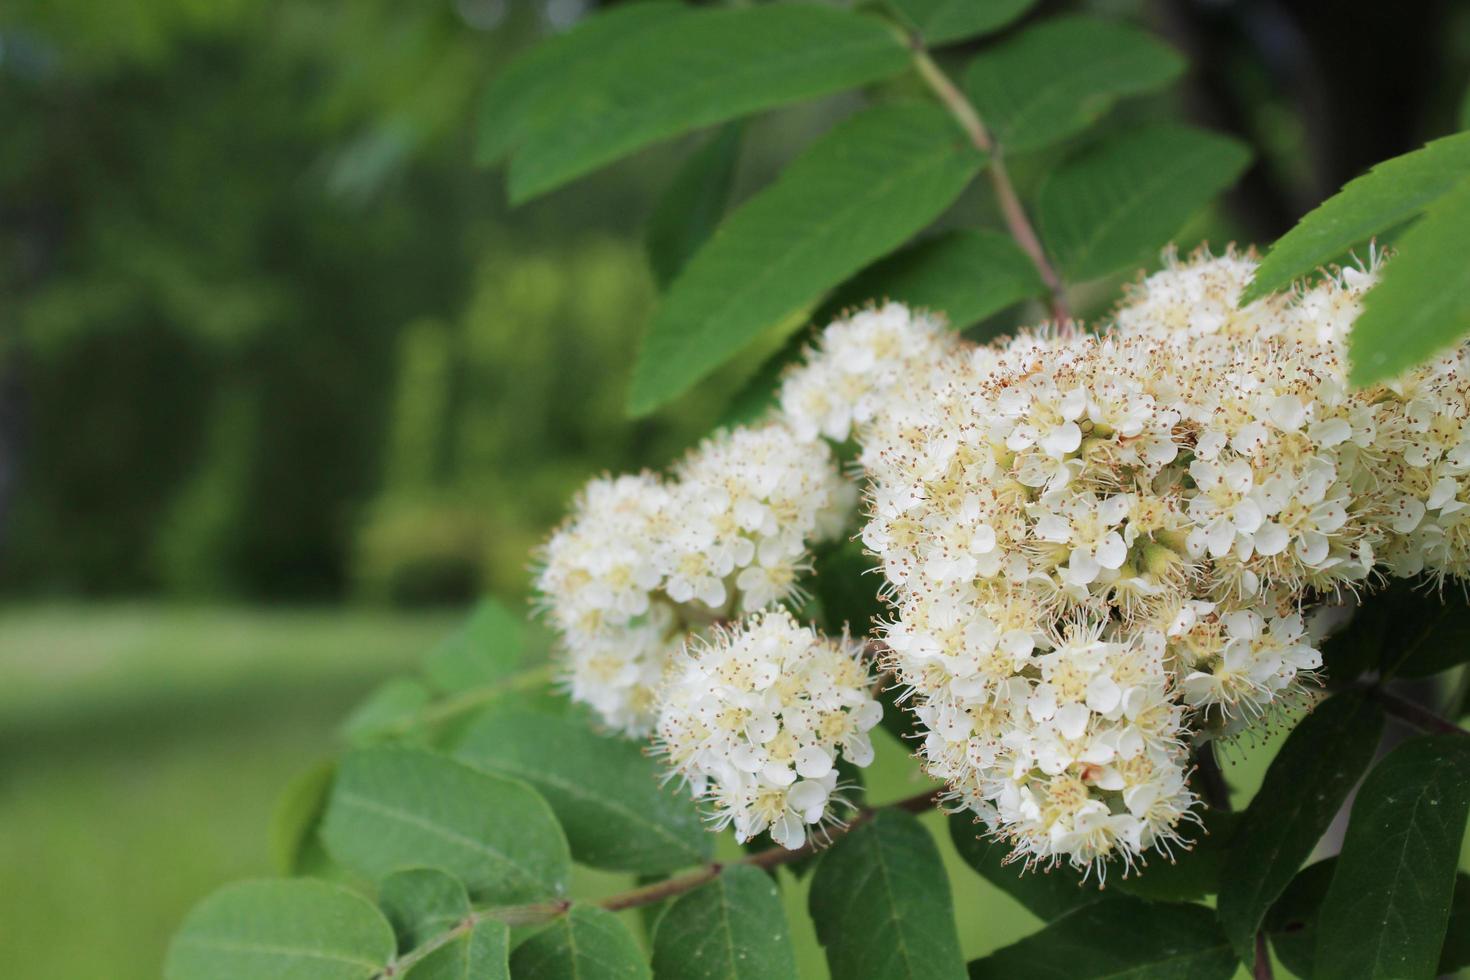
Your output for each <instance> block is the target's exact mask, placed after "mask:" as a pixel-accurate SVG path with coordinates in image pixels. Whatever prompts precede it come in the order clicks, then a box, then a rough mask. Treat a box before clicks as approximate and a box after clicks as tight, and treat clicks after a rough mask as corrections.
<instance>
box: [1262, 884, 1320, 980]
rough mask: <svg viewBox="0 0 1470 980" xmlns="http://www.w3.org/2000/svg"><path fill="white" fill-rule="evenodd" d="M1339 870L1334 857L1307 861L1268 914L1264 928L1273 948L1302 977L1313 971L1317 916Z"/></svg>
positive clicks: (1289, 968)
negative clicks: (1311, 862)
mask: <svg viewBox="0 0 1470 980" xmlns="http://www.w3.org/2000/svg"><path fill="white" fill-rule="evenodd" d="M1336 870H1337V858H1335V857H1331V858H1328V859H1327V860H1325V861H1318V862H1317V863H1315V864H1309V865H1307V866H1306V867H1305V868H1303V869H1302V870H1301V872H1300V873H1298V874H1297V876H1296V877H1295V878H1293V879H1291V884H1289V885H1287V886H1286V890H1285V891H1284V892H1282V893H1281V897H1280V898H1279V899H1277V900H1276V904H1275V905H1272V906H1271V911H1270V912H1268V913H1267V914H1266V921H1265V930H1266V934H1267V935H1268V936H1269V937H1270V938H1271V949H1272V950H1273V951H1274V952H1275V953H1276V958H1277V959H1279V960H1280V961H1281V964H1282V965H1283V966H1285V967H1286V968H1287V969H1288V970H1290V971H1291V972H1292V973H1294V974H1296V975H1297V976H1299V977H1310V976H1313V975H1314V970H1315V969H1316V967H1315V964H1314V962H1313V960H1314V959H1315V958H1316V954H1317V917H1318V915H1319V914H1320V913H1321V911H1322V899H1324V898H1326V897H1327V889H1328V887H1329V886H1330V885H1331V884H1332V873H1333V872H1334V871H1336Z"/></svg>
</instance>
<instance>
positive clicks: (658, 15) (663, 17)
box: [475, 2, 690, 167]
mask: <svg viewBox="0 0 1470 980" xmlns="http://www.w3.org/2000/svg"><path fill="white" fill-rule="evenodd" d="M689 12H690V11H689V8H688V7H686V6H684V4H682V3H665V2H647V3H625V4H619V5H618V6H616V7H614V8H613V9H612V10H609V11H607V12H606V13H600V14H597V15H595V16H592V17H587V18H585V19H584V20H582V21H581V22H580V23H578V24H577V26H576V27H575V28H573V29H572V30H571V31H568V32H567V33H566V34H562V35H559V36H557V37H553V38H549V39H547V40H545V41H542V42H541V43H540V44H538V45H536V46H535V47H533V48H531V49H530V50H529V51H527V52H525V53H524V54H522V55H521V56H520V57H518V58H516V59H515V60H514V61H513V62H511V64H510V66H509V67H507V68H506V69H505V70H504V71H502V72H501V73H500V74H499V75H497V76H496V77H495V80H494V81H493V82H491V83H490V87H489V89H488V90H487V91H486V92H485V95H484V98H483V101H482V102H481V110H480V120H479V126H478V131H477V139H476V142H475V162H476V163H478V164H480V165H481V166H486V167H488V166H490V165H491V164H494V163H498V162H499V161H500V160H501V158H503V157H504V156H505V155H506V154H508V153H510V152H511V150H513V149H515V148H516V147H517V146H518V145H520V143H521V142H522V141H523V140H524V139H525V138H526V134H527V132H528V131H529V130H530V129H531V128H532V127H533V124H534V123H535V121H536V120H538V119H542V118H545V117H546V116H548V115H551V114H553V113H555V112H556V111H557V110H558V109H559V108H560V107H561V106H562V105H563V104H564V103H565V102H566V101H567V99H568V98H569V96H570V94H571V93H572V92H574V91H576V87H577V85H578V82H579V73H580V72H581V71H582V70H584V66H585V65H586V64H587V63H588V61H589V59H592V58H595V57H612V56H613V52H615V51H617V50H619V49H620V48H621V47H622V46H623V45H625V44H628V43H629V42H631V41H633V40H635V39H636V38H638V37H640V36H641V35H642V34H643V33H644V32H645V31H647V30H648V28H650V27H652V26H653V25H655V24H660V23H664V22H667V21H670V20H673V19H674V18H677V17H681V16H686V15H687V14H688V13H689Z"/></svg>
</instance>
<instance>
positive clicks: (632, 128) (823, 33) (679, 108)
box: [510, 4, 909, 203]
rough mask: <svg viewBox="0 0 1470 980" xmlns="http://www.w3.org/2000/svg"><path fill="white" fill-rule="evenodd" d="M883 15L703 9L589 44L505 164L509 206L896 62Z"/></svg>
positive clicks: (904, 54) (805, 8) (869, 78)
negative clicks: (652, 146) (639, 152)
mask: <svg viewBox="0 0 1470 980" xmlns="http://www.w3.org/2000/svg"><path fill="white" fill-rule="evenodd" d="M908 65H909V53H908V51H907V49H906V48H905V47H904V45H903V43H902V42H901V41H900V39H899V38H898V37H897V36H896V35H895V34H894V32H893V31H891V30H890V29H889V28H888V27H887V26H885V25H884V24H883V23H882V22H881V21H879V20H877V19H876V18H873V17H868V16H865V15H862V14H855V13H850V12H848V11H845V10H838V9H834V8H830V7H818V6H809V5H805V4H779V5H771V6H760V7H740V8H725V9H704V10H698V11H690V12H688V13H685V14H682V15H680V16H678V17H673V18H669V19H667V20H664V21H661V22H658V23H654V24H652V25H650V26H648V27H645V28H644V29H643V30H641V31H639V32H637V33H636V34H635V35H634V36H631V37H630V38H629V40H628V41H626V42H625V43H622V44H619V45H616V46H611V47H608V48H604V49H602V50H597V51H589V52H586V53H585V54H584V55H583V58H582V60H581V62H580V63H579V64H577V65H576V66H575V67H573V68H571V69H569V74H570V75H573V76H575V78H574V84H569V85H568V89H567V94H566V96H565V98H563V99H562V100H560V102H559V104H556V105H553V106H546V107H545V109H544V111H542V112H541V113H540V114H539V115H538V116H537V118H536V119H535V120H534V121H533V124H532V126H531V128H530V131H529V133H528V134H527V136H526V140H525V142H524V144H523V145H522V146H521V149H520V150H519V152H517V153H516V155H515V156H514V157H513V158H512V159H511V164H510V197H511V200H512V201H513V202H515V203H520V202H523V201H527V200H529V199H531V198H533V197H535V196H537V195H538V194H544V193H545V192H546V191H549V190H551V189H552V188H554V187H557V186H559V185H561V184H564V183H566V182H567V181H569V180H572V179H574V178H576V177H580V176H581V175H583V174H585V173H588V172H590V171H592V170H596V169H597V168H598V167H600V166H602V165H604V164H606V163H610V162H612V161H613V160H616V159H617V158H618V157H621V156H625V155H627V154H628V153H631V152H633V151H634V150H636V149H638V148H639V147H642V146H646V145H648V144H649V143H653V142H656V141H658V140H661V139H666V138H668V137H670V136H676V135H678V134H679V133H682V132H686V131H688V130H691V129H698V128H699V127H701V126H708V125H711V124H713V123H719V122H725V121H726V120H729V119H736V118H739V117H740V116H744V115H748V114H750V113H753V112H759V111H761V110H762V109H769V108H772V107H774V106H778V105H784V104H786V103H789V102H796V101H799V100H801V99H809V98H814V97H816V96H819V95H827V94H829V93H832V92H840V91H842V90H843V89H848V88H853V87H855V86H858V85H863V84H865V83H867V82H874V81H878V80H879V79H882V78H888V77H890V76H892V75H896V74H898V73H900V72H902V71H904V70H905V69H906V68H907V67H908Z"/></svg>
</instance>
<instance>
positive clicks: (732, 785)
mask: <svg viewBox="0 0 1470 980" xmlns="http://www.w3.org/2000/svg"><path fill="white" fill-rule="evenodd" d="M872 683H873V679H872V677H871V676H870V668H869V665H868V664H867V663H866V662H865V661H864V659H863V643H862V641H852V640H848V639H846V638H843V639H842V640H833V639H827V638H824V637H821V636H818V635H817V633H816V632H815V631H814V630H812V629H810V628H808V627H803V626H801V625H799V624H798V623H797V622H796V620H795V619H793V618H792V616H791V614H790V613H788V612H786V611H785V610H772V611H769V612H763V613H758V614H756V615H754V616H752V617H749V618H747V619H746V620H745V621H743V622H742V623H740V624H739V625H737V626H735V627H732V628H729V629H723V628H722V629H717V630H715V631H714V634H713V635H712V636H711V637H710V638H709V639H708V640H707V641H701V642H697V643H692V644H690V647H689V649H688V651H687V652H686V654H685V655H684V656H683V657H681V658H680V659H679V660H678V661H677V662H676V664H675V666H674V668H673V670H672V671H671V675H670V677H669V680H668V683H667V685H666V687H665V688H664V690H663V693H662V697H661V699H660V707H659V716H658V725H657V729H656V744H657V746H658V750H659V752H660V754H661V755H662V756H663V757H664V758H665V759H666V760H667V762H668V764H669V766H670V768H671V770H672V772H673V773H675V774H677V775H678V776H680V777H681V778H683V779H684V780H685V781H686V782H687V783H688V784H689V785H690V786H691V787H692V789H693V791H694V795H695V797H696V798H698V799H700V800H703V801H705V802H707V803H709V804H710V805H711V806H712V808H713V812H714V814H715V822H716V826H717V827H725V826H727V825H733V826H734V828H735V836H736V838H737V839H738V840H739V841H740V842H741V843H744V842H745V841H747V840H749V839H751V838H752V837H755V836H756V835H758V834H761V833H763V832H765V831H767V830H769V831H770V834H771V837H772V839H773V840H775V841H776V843H778V844H780V845H781V846H783V847H786V848H790V849H795V848H798V847H801V846H802V845H803V844H804V843H806V839H807V827H808V826H816V827H821V826H822V825H824V824H825V823H827V822H830V821H833V820H835V819H836V817H835V813H834V806H836V805H839V804H841V803H842V802H843V801H842V798H841V789H842V786H841V785H840V784H839V783H838V778H837V769H836V766H837V761H838V759H839V758H842V759H846V760H847V761H848V762H850V763H852V764H854V765H857V766H866V765H868V763H870V762H872V760H873V743H872V741H871V740H870V739H869V737H868V731H869V730H870V729H871V728H872V727H873V726H874V725H876V724H877V723H878V721H879V719H880V718H881V717H882V715H883V709H882V707H881V706H880V705H879V703H878V702H877V701H876V700H874V699H873V697H872V695H871V694H870V693H869V688H870V686H871V684H872Z"/></svg>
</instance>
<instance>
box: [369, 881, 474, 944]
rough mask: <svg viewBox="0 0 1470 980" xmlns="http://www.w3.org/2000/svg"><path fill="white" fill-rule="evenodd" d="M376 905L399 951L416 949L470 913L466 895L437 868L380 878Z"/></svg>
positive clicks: (459, 885) (458, 884)
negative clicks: (381, 882)
mask: <svg viewBox="0 0 1470 980" xmlns="http://www.w3.org/2000/svg"><path fill="white" fill-rule="evenodd" d="M378 905H379V906H381V907H382V909H383V914H384V915H386V916H387V917H388V922H389V924H390V925H392V926H393V934H394V935H395V936H397V937H398V949H399V951H400V952H404V953H406V952H408V951H409V950H411V949H416V948H418V947H419V946H421V945H423V944H424V943H425V942H427V941H429V940H430V939H432V938H434V937H435V936H437V935H438V934H439V933H441V932H446V931H448V930H449V929H452V928H453V927H454V926H456V925H458V924H459V923H460V922H462V921H463V920H464V919H465V917H466V916H468V915H469V914H470V895H469V892H467V891H465V887H464V885H463V884H462V883H461V882H460V880H459V879H458V878H456V877H454V875H452V874H449V873H448V872H444V871H440V870H439V869H438V868H406V869H404V870H403V871H395V872H393V873H392V874H391V875H389V876H388V877H386V878H384V879H383V884H382V885H380V886H379V888H378Z"/></svg>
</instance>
